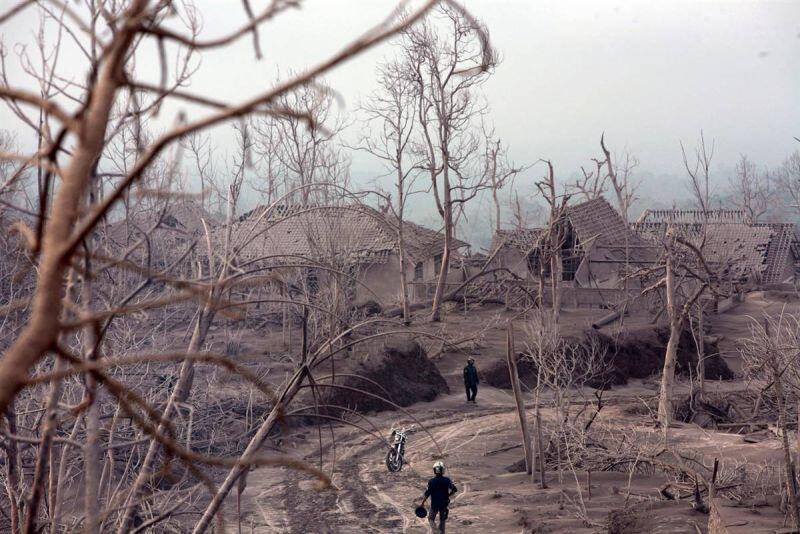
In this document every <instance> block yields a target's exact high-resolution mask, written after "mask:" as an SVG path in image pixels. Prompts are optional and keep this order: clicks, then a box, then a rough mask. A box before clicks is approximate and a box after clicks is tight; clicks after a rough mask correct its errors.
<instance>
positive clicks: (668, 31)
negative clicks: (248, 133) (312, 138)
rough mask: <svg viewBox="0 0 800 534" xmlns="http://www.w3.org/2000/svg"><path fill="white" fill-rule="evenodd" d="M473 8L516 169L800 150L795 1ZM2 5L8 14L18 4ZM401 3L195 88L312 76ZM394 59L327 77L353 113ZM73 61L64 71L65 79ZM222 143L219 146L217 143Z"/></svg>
mask: <svg viewBox="0 0 800 534" xmlns="http://www.w3.org/2000/svg"><path fill="white" fill-rule="evenodd" d="M253 3H254V5H263V4H264V1H259V2H255V1H254V2H253ZM464 3H465V4H466V5H467V6H468V7H469V9H470V10H471V11H472V12H473V13H474V14H475V15H476V16H477V17H478V18H480V19H482V20H483V21H484V22H485V23H486V25H487V26H488V28H489V31H490V34H491V39H492V42H493V44H494V46H495V47H496V48H497V49H498V50H499V51H500V53H501V55H502V57H503V62H502V64H501V65H500V66H499V67H498V68H497V71H496V74H495V75H494V76H493V77H492V78H491V79H490V80H489V81H488V82H487V83H486V85H485V87H484V89H485V93H486V96H487V99H488V103H489V105H490V107H491V111H492V113H491V120H492V121H493V122H494V124H495V127H496V131H497V133H498V134H499V135H501V136H502V138H503V139H504V140H505V141H506V142H507V143H508V145H509V146H510V153H511V156H512V158H513V159H514V160H516V161H517V162H519V163H532V162H534V161H536V160H537V159H539V158H549V159H551V160H552V161H553V162H554V164H555V166H556V172H557V173H558V174H559V175H561V176H568V175H570V174H572V173H574V172H576V171H578V170H579V167H580V165H582V164H583V165H585V164H590V158H591V157H595V156H597V155H598V153H599V146H598V139H599V136H600V133H601V132H602V131H603V130H605V132H606V136H607V139H608V141H609V143H610V146H611V147H612V148H613V149H615V150H620V149H623V148H628V149H630V150H631V151H632V152H633V153H635V154H636V155H637V156H638V157H639V159H640V160H641V167H640V168H641V171H642V173H652V174H653V175H679V174H681V168H682V167H681V165H682V164H681V157H680V148H679V144H678V142H679V140H683V141H684V142H687V143H689V144H690V145H692V144H693V143H694V141H695V140H696V138H697V136H698V134H699V131H700V129H701V128H702V129H703V130H704V131H705V133H706V136H707V137H708V138H713V139H714V140H715V142H716V147H717V155H716V162H717V170H718V173H719V174H720V175H724V174H725V173H726V170H725V169H726V168H730V167H732V166H733V164H734V160H735V159H736V158H737V157H738V155H739V154H740V153H746V154H748V155H749V156H750V157H751V159H753V160H754V161H755V162H757V163H759V164H766V165H770V166H774V165H777V164H779V163H780V162H781V161H782V160H783V159H784V158H785V157H786V156H787V155H788V154H789V153H790V152H791V151H793V150H796V149H798V148H800V143H798V142H797V141H795V140H794V139H793V137H794V136H800V2H797V1H786V2H777V1H763V0H762V1H734V0H720V1H668V0H662V1H658V2H654V1H650V0H641V1H633V0H629V1H603V0H591V1H580V2H579V1H564V0H553V1H534V0H531V1H521V0H520V1H514V0H467V1H465V2H464ZM0 4H3V5H6V4H7V5H11V4H10V0H0ZM197 4H198V6H199V7H200V10H201V12H202V13H204V35H205V36H214V35H219V34H222V33H224V32H225V31H226V30H227V29H231V28H233V27H234V26H235V25H236V24H238V23H239V22H240V21H241V20H242V16H243V15H242V10H241V4H240V2H238V1H235V0H200V1H198V2H197ZM394 5H395V2H391V1H387V0H340V1H337V0H307V1H306V2H305V3H304V7H303V9H302V10H300V11H297V12H292V13H289V14H286V15H282V16H281V17H280V18H279V19H277V20H276V21H274V22H272V23H270V24H269V25H266V26H265V27H264V29H263V31H262V37H263V48H264V50H265V53H266V54H265V55H266V57H265V59H264V60H263V61H261V62H256V61H254V59H253V53H252V46H251V43H250V40H249V39H244V40H243V41H242V42H241V43H240V44H239V45H238V46H236V47H234V48H232V49H226V50H225V51H224V52H217V53H212V54H207V55H204V58H203V62H202V65H201V66H200V69H199V71H198V73H197V75H196V76H195V77H194V78H193V82H192V89H194V90H197V91H199V92H202V93H205V94H208V95H213V96H215V97H217V98H222V97H230V98H234V99H235V98H243V97H245V96H247V95H250V94H253V93H255V92H256V91H259V90H263V89H264V88H265V87H266V86H267V85H268V84H269V83H270V82H271V81H272V80H273V79H274V77H275V74H276V68H277V67H280V69H281V70H282V71H285V70H287V69H300V68H302V67H304V66H307V65H309V64H312V63H313V62H314V61H315V60H318V59H321V58H323V57H325V56H326V55H327V53H329V52H330V51H332V50H335V49H337V48H338V47H340V46H342V45H344V44H345V43H347V42H348V41H349V40H350V39H351V38H352V37H353V36H354V35H356V34H357V33H359V32H360V31H362V30H363V28H365V27H366V26H368V25H370V24H374V23H376V22H377V21H379V20H380V19H381V18H382V17H383V16H385V15H386V14H387V13H388V12H389V11H390V10H391V8H392V7H393V6H394ZM35 22H36V19H35V17H33V16H28V17H27V18H21V19H19V20H18V21H17V22H16V23H15V24H14V25H12V26H6V27H5V28H0V32H2V34H3V40H4V42H5V43H6V44H7V45H8V44H12V43H14V42H16V41H19V40H20V39H27V38H28V36H30V35H31V33H32V32H34V31H35ZM393 53H394V50H393V48H392V46H391V45H390V44H385V45H382V46H381V47H379V48H377V49H375V50H373V51H371V52H369V53H367V54H365V55H363V56H361V57H359V58H357V59H355V60H353V61H351V62H350V63H348V64H347V65H345V66H344V67H342V68H340V69H338V70H337V71H335V72H334V73H333V74H331V75H330V76H328V80H329V82H330V83H331V85H332V86H333V87H334V89H336V90H337V91H338V92H339V94H340V95H341V96H342V98H343V105H344V106H345V110H346V111H350V110H352V109H353V108H354V107H355V106H356V105H357V103H358V100H359V97H361V96H362V95H365V94H367V93H369V92H370V90H372V88H373V87H374V82H373V78H374V70H375V66H376V64H377V62H378V61H380V59H381V58H383V57H387V56H391V55H392V54H393ZM141 57H142V58H143V59H139V66H138V68H139V69H140V70H141V71H145V70H147V67H148V65H146V63H147V62H148V61H147V57H146V56H141ZM73 59H74V57H69V56H67V57H66V58H65V59H64V60H63V61H62V64H63V65H64V70H68V69H69V68H70V67H71V65H70V61H73ZM8 62H9V64H13V58H9V60H8ZM150 63H151V64H150V65H149V67H151V69H150V70H151V71H152V70H153V69H152V67H154V63H153V62H150ZM17 72H18V71H17ZM12 74H13V71H12ZM74 75H75V76H78V75H79V73H77V72H75V73H74ZM80 75H81V76H82V74H80ZM168 111H172V112H173V114H174V110H168ZM167 115H169V113H167ZM8 117H9V115H8V113H7V112H6V111H5V110H3V111H2V112H0V120H2V121H3V124H4V125H5V126H4V127H10V124H11V122H10V121H9V120H8ZM356 127H357V126H355V127H354V128H356ZM227 132H228V131H227V130H225V131H223V132H221V133H219V134H218V139H219V142H220V144H222V145H225V144H226V140H225V139H226V137H228V136H227ZM350 135H354V132H350ZM377 168H378V167H377V165H376V164H375V163H374V162H372V161H369V160H367V159H365V158H364V157H356V158H355V159H354V164H353V169H352V170H353V174H354V175H355V176H358V177H364V176H368V175H371V174H374V173H375V172H376V169H377ZM539 174H540V173H539V171H534V172H533V174H532V175H531V176H536V177H538V176H539ZM650 186H655V187H656V190H657V189H658V188H664V187H665V186H669V187H670V188H671V189H675V188H676V187H677V185H676V184H664V183H657V184H650ZM648 189H651V187H648Z"/></svg>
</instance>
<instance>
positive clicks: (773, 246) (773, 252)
mask: <svg viewBox="0 0 800 534" xmlns="http://www.w3.org/2000/svg"><path fill="white" fill-rule="evenodd" d="M754 226H766V227H769V228H771V229H772V238H771V239H770V241H769V247H768V248H767V257H766V264H767V265H766V268H765V269H764V273H763V275H762V279H763V281H764V283H766V284H777V283H780V282H783V280H781V275H782V274H783V269H784V266H785V265H786V262H787V261H788V259H789V258H790V257H794V258H795V260H796V259H798V258H800V256H798V255H797V250H796V248H797V236H796V235H795V230H794V224H791V223H764V224H755V225H754Z"/></svg>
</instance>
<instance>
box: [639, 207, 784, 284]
mask: <svg viewBox="0 0 800 534" xmlns="http://www.w3.org/2000/svg"><path fill="white" fill-rule="evenodd" d="M669 227H671V228H673V229H674V231H676V232H678V234H679V235H682V236H683V237H684V238H686V239H687V240H688V241H690V242H692V243H694V244H695V245H697V246H698V248H700V249H701V251H702V252H703V256H704V258H705V259H706V261H707V262H708V263H709V264H710V265H712V266H713V267H714V268H716V269H718V270H719V271H720V272H721V274H722V275H723V276H727V277H729V278H731V279H737V280H738V281H739V283H740V284H744V285H745V286H746V287H756V286H763V285H773V284H782V283H790V284H794V283H795V281H796V271H797V266H798V263H799V262H800V241H799V240H798V236H797V234H796V232H795V226H794V224H791V223H749V222H747V218H746V214H745V212H743V211H740V210H708V211H702V210H646V211H645V212H644V213H642V215H641V217H639V219H638V221H637V222H636V223H634V224H633V228H634V230H635V231H636V232H637V233H638V234H640V235H642V236H643V237H645V238H649V239H660V238H661V237H663V236H664V234H665V233H666V231H667V228H669Z"/></svg>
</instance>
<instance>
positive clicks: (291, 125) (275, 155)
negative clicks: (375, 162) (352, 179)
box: [255, 81, 350, 205]
mask: <svg viewBox="0 0 800 534" xmlns="http://www.w3.org/2000/svg"><path fill="white" fill-rule="evenodd" d="M333 104H334V95H333V92H332V90H331V88H330V87H329V86H328V85H326V84H325V83H323V82H321V81H317V82H316V83H313V84H303V85H300V86H298V87H297V88H295V89H294V90H292V91H288V92H286V93H283V94H282V95H280V97H279V98H277V99H276V104H275V105H276V107H277V108H279V109H281V110H282V111H285V113H279V114H273V115H271V116H267V117H261V118H257V119H255V131H256V132H257V133H258V134H259V136H258V139H257V141H256V142H257V143H258V144H259V145H260V151H261V153H262V155H265V156H268V157H267V159H266V163H267V165H268V172H271V173H275V174H278V175H280V173H283V174H285V176H286V179H287V180H288V190H290V191H296V195H297V196H298V198H297V199H296V201H299V203H300V204H303V205H307V204H309V203H312V202H321V203H325V202H328V201H330V199H331V195H332V194H334V193H333V192H331V191H328V190H327V189H325V188H313V187H310V186H311V185H313V184H324V183H331V182H336V183H341V184H343V185H347V181H348V176H347V173H348V172H349V171H348V168H349V165H350V162H349V160H348V158H347V156H346V155H345V153H344V152H343V151H342V150H341V147H340V145H339V141H338V135H339V134H340V133H341V131H342V130H343V129H344V127H345V122H344V118H343V117H342V116H341V115H338V114H336V112H335V110H334V107H333ZM262 157H263V156H262ZM270 164H271V165H272V166H271V168H270ZM274 179H275V177H274V176H271V177H269V178H268V183H267V190H269V189H270V182H272V181H274ZM312 197H313V198H312Z"/></svg>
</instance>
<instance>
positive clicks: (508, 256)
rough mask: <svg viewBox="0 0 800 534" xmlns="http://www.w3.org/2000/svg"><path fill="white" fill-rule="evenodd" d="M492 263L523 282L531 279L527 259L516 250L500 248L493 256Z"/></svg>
mask: <svg viewBox="0 0 800 534" xmlns="http://www.w3.org/2000/svg"><path fill="white" fill-rule="evenodd" d="M494 263H495V265H497V266H498V267H505V268H506V269H508V270H509V271H511V272H512V273H514V274H515V275H517V276H519V277H520V278H522V279H523V280H528V279H531V278H532V275H531V272H530V271H529V270H528V258H527V257H525V255H524V254H523V253H522V252H520V251H519V250H518V249H516V248H513V247H503V248H501V249H500V251H499V252H498V253H497V254H496V255H495V258H494Z"/></svg>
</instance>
